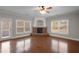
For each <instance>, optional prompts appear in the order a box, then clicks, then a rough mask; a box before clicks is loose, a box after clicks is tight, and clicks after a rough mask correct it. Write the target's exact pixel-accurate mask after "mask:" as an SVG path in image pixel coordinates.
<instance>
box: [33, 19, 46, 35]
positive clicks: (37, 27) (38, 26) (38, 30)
mask: <svg viewBox="0 0 79 59" xmlns="http://www.w3.org/2000/svg"><path fill="white" fill-rule="evenodd" d="M33 34H47V27H46V21H45V19H44V18H36V19H35V21H34V27H33Z"/></svg>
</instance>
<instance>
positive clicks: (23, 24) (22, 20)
mask: <svg viewBox="0 0 79 59" xmlns="http://www.w3.org/2000/svg"><path fill="white" fill-rule="evenodd" d="M18 21H23V23H24V20H16V34H22V33H24V28H23V32H18V31H17V27H18V26H17V24H18ZM23 26H24V24H23Z"/></svg>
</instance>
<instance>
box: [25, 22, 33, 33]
mask: <svg viewBox="0 0 79 59" xmlns="http://www.w3.org/2000/svg"><path fill="white" fill-rule="evenodd" d="M25 22H29V24H30V30H29V31H25ZM25 22H24V32H26V33H30V32H31V31H32V28H31V27H32V26H31V21H25Z"/></svg>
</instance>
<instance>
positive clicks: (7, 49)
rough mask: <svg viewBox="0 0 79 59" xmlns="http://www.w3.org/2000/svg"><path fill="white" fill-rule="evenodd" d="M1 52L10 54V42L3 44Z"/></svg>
mask: <svg viewBox="0 0 79 59" xmlns="http://www.w3.org/2000/svg"><path fill="white" fill-rule="evenodd" d="M1 52H2V53H9V52H10V41H7V42H2V45H1Z"/></svg>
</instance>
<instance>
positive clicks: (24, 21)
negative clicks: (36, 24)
mask: <svg viewBox="0 0 79 59" xmlns="http://www.w3.org/2000/svg"><path fill="white" fill-rule="evenodd" d="M18 21H23V23H24V24H23V32H18V31H17V27H18V26H17V22H18ZM26 22H29V25H30V27H29V28H30V30H29V31H26V30H25V23H26ZM31 27H32V26H31V21H30V20H16V34H23V33H30V32H31V30H32V28H31Z"/></svg>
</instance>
